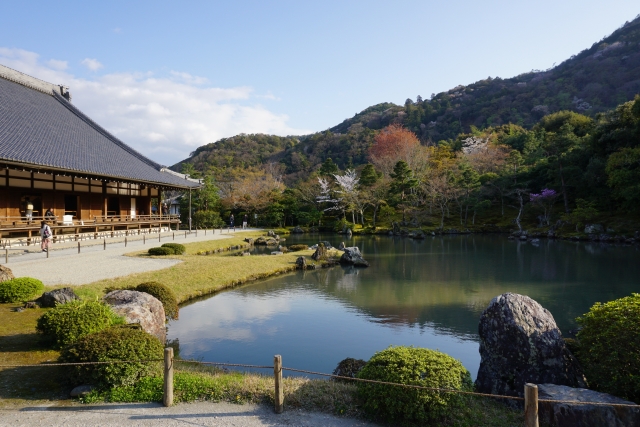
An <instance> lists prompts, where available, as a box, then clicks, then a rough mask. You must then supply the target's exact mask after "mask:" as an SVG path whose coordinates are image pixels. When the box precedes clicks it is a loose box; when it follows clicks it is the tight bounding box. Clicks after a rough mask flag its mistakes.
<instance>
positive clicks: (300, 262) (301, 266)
mask: <svg viewBox="0 0 640 427" xmlns="http://www.w3.org/2000/svg"><path fill="white" fill-rule="evenodd" d="M296 268H297V269H298V270H306V269H307V259H306V258H305V257H303V256H299V257H298V259H296Z"/></svg>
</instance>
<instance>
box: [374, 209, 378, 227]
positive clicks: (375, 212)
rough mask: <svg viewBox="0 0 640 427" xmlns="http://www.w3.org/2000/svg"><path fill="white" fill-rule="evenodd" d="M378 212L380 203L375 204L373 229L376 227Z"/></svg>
mask: <svg viewBox="0 0 640 427" xmlns="http://www.w3.org/2000/svg"><path fill="white" fill-rule="evenodd" d="M377 213H378V205H373V229H374V230H375V228H376V214H377Z"/></svg>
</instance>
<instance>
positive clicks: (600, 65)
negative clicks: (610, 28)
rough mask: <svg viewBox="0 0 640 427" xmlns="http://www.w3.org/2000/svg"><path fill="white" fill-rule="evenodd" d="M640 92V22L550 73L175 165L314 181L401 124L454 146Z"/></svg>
mask: <svg viewBox="0 0 640 427" xmlns="http://www.w3.org/2000/svg"><path fill="white" fill-rule="evenodd" d="M638 93H640V15H638V17H636V18H635V19H634V20H633V21H631V22H626V23H625V24H624V25H623V26H622V27H620V28H619V29H618V30H616V31H615V32H613V34H611V35H610V36H608V37H605V38H604V39H602V40H601V41H599V42H597V43H594V44H593V45H592V46H591V47H590V48H588V49H585V50H583V51H582V52H580V53H579V54H577V55H575V56H572V57H571V58H569V59H567V60H566V61H564V62H563V63H561V64H560V65H558V66H556V67H553V68H551V69H549V70H546V71H539V70H532V71H530V72H527V73H523V74H521V75H519V76H516V77H513V78H509V79H501V78H498V77H496V78H491V77H489V78H487V79H485V80H481V81H478V82H475V83H472V84H470V85H467V86H462V85H461V86H457V87H455V88H453V89H451V90H449V91H447V92H442V93H439V94H437V95H432V96H431V98H430V99H422V98H421V97H418V99H416V100H415V101H414V100H412V99H407V100H406V102H405V104H404V106H400V105H396V104H392V103H381V104H377V105H374V106H371V107H369V108H367V109H365V110H363V111H362V112H360V113H358V114H356V115H355V116H354V117H352V118H349V119H346V120H344V121H343V122H342V123H340V124H339V125H337V126H334V127H332V128H330V129H329V130H327V131H324V132H318V133H315V134H312V135H304V136H299V137H277V136H269V135H261V134H259V135H244V134H241V135H238V136H235V137H232V138H225V139H222V140H220V141H217V142H215V143H211V144H207V145H205V146H203V147H200V148H198V149H197V150H196V151H195V152H194V153H192V154H191V156H190V157H189V158H187V159H185V160H183V161H182V162H180V163H178V164H176V165H174V166H173V168H174V169H176V170H178V169H179V168H180V167H181V164H182V163H185V162H186V163H193V164H194V166H195V167H196V168H197V169H200V170H202V169H204V168H205V167H206V165H207V164H210V165H213V166H218V167H223V166H230V167H234V166H253V165H258V164H262V163H266V162H279V163H282V164H283V165H284V167H285V171H286V176H287V178H288V180H289V181H294V180H296V179H297V178H299V177H303V176H306V175H307V174H308V173H309V172H311V171H313V170H315V169H317V168H318V166H319V164H321V163H322V162H324V160H326V159H327V158H328V157H331V158H332V159H333V161H334V162H335V163H336V164H338V166H339V167H340V168H343V169H344V168H346V167H351V166H357V165H359V164H363V163H365V162H366V152H367V149H368V147H369V145H370V144H371V143H372V141H373V137H374V135H375V131H376V130H379V129H382V128H383V127H385V126H387V125H389V124H390V123H401V124H403V125H404V126H405V127H407V128H408V129H411V130H412V131H414V132H415V133H416V134H417V135H418V136H419V137H420V139H421V141H423V143H425V144H426V143H438V142H440V141H443V140H445V141H446V140H454V139H455V138H456V137H457V136H458V135H459V134H461V133H466V132H469V131H470V130H471V129H472V127H475V128H479V129H483V128H486V127H489V126H499V125H502V124H507V123H514V124H518V125H521V126H523V127H525V128H531V127H532V126H533V125H534V124H535V123H537V122H538V120H539V119H540V118H541V117H543V116H545V115H547V114H549V113H553V112H556V111H561V110H571V111H576V112H579V113H582V114H585V115H588V116H595V115H596V114H597V113H600V112H604V111H607V110H610V109H612V108H615V107H616V106H617V105H619V104H621V103H623V102H626V101H629V100H632V99H633V97H634V96H635V95H636V94H638Z"/></svg>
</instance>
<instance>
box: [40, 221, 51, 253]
mask: <svg viewBox="0 0 640 427" xmlns="http://www.w3.org/2000/svg"><path fill="white" fill-rule="evenodd" d="M40 237H41V238H42V240H41V242H40V249H42V252H49V243H51V227H49V225H48V224H47V221H42V222H41V223H40Z"/></svg>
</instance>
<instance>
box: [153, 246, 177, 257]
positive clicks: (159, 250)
mask: <svg viewBox="0 0 640 427" xmlns="http://www.w3.org/2000/svg"><path fill="white" fill-rule="evenodd" d="M147 252H149V255H175V251H174V250H173V248H167V247H163V246H160V247H156V248H150V249H149V250H148V251H147Z"/></svg>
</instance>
